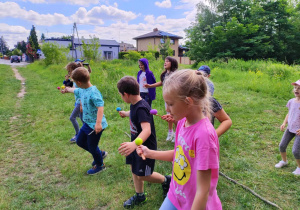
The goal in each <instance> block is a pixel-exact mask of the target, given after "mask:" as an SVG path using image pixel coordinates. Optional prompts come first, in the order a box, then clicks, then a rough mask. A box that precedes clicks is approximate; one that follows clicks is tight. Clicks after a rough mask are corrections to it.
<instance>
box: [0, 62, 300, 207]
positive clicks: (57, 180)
mask: <svg viewBox="0 0 300 210" xmlns="http://www.w3.org/2000/svg"><path fill="white" fill-rule="evenodd" d="M203 64H206V65H209V66H210V67H211V69H212V71H211V74H212V76H211V79H212V81H213V82H214V84H215V97H216V98H217V99H218V100H219V101H220V103H221V104H222V105H223V108H224V109H225V111H226V112H227V113H228V114H229V115H230V117H231V119H232V120H233V126H232V128H231V129H230V130H229V131H228V132H227V133H225V134H224V135H223V136H222V137H221V138H220V170H221V171H223V172H224V173H225V174H227V175H229V176H230V177H231V178H234V179H236V180H238V181H239V182H241V183H242V184H245V185H247V186H249V187H250V188H252V189H254V191H256V192H257V193H259V194H261V195H262V196H263V197H266V198H267V199H269V200H270V201H273V202H275V203H277V204H278V205H279V206H281V207H282V208H284V209H296V208H298V205H299V201H300V197H299V195H300V189H299V180H300V179H299V177H295V176H293V175H292V174H291V171H292V170H293V169H294V168H295V163H293V161H292V160H293V156H292V153H291V146H290V147H288V151H287V153H288V158H289V160H290V164H289V167H286V168H284V169H282V170H277V169H275V168H274V164H275V163H276V162H277V161H278V160H280V155H279V152H278V143H279V141H280V138H281V135H282V132H280V131H279V129H278V128H279V126H280V124H281V122H282V121H283V119H284V116H285V115H286V113H287V109H286V107H285V104H286V102H287V100H288V99H290V98H292V97H293V94H292V92H291V90H292V86H291V85H290V83H291V82H294V81H296V80H297V79H299V67H298V66H292V67H291V66H286V65H284V64H280V63H276V62H272V61H248V62H244V61H240V60H229V61H228V63H227V62H221V61H217V62H211V61H209V62H205V63H201V64H199V66H200V65H203ZM63 67H64V65H50V66H48V67H45V66H44V65H43V63H42V62H35V63H33V64H31V65H29V66H27V67H26V68H20V69H19V71H20V73H21V75H22V76H23V77H25V78H26V91H27V93H26V95H25V98H24V99H23V100H21V101H20V108H16V107H15V106H14V104H15V103H16V102H17V99H16V98H14V97H12V96H15V95H16V94H17V92H18V89H19V88H20V84H19V82H18V81H16V80H15V79H14V76H13V73H12V71H10V69H9V68H8V67H6V66H0V70H1V73H2V75H4V76H3V77H1V78H0V81H1V83H0V87H1V89H0V93H1V97H2V98H3V99H4V100H5V101H3V100H2V101H1V102H0V104H1V106H0V114H1V117H2V119H4V120H3V121H0V126H1V127H0V128H1V130H8V131H9V132H8V134H6V135H4V136H0V141H1V142H0V143H1V148H0V151H1V153H0V160H1V164H0V168H1V171H2V172H0V175H1V180H0V183H1V185H0V208H1V209H50V208H51V209H62V208H64V209H122V203H123V201H125V200H126V199H128V198H129V197H130V196H132V195H133V193H134V187H133V183H132V181H131V174H130V169H129V167H128V166H126V165H125V163H124V157H122V156H121V155H119V154H118V151H117V148H118V147H119V145H120V143H122V142H124V141H129V138H128V136H127V135H126V134H125V132H128V133H129V123H128V119H126V118H125V119H121V118H120V117H119V115H118V113H117V112H116V110H115V108H116V107H118V106H119V107H121V108H122V109H123V110H128V109H129V105H128V104H125V103H124V102H123V101H122V100H121V98H120V96H119V94H118V91H117V88H116V83H117V82H118V80H119V79H120V78H121V77H123V76H125V75H130V76H134V77H136V74H137V71H138V70H139V69H138V62H133V61H128V60H113V61H103V62H100V63H91V67H92V74H91V83H92V84H94V85H96V86H97V87H98V89H99V90H100V91H101V93H102V95H103V97H104V101H105V107H104V113H105V115H106V118H107V120H108V124H109V127H108V128H107V129H106V130H105V131H104V133H103V136H102V137H101V140H100V148H101V149H104V150H106V151H108V152H109V155H108V157H107V158H106V159H105V163H106V165H107V170H106V171H104V172H102V173H101V174H99V175H95V176H87V175H85V173H86V171H87V170H88V169H89V168H90V167H91V165H90V164H91V162H92V160H91V156H90V155H89V154H88V153H87V152H84V151H83V150H82V149H80V148H79V147H77V146H76V145H70V144H69V139H70V138H71V137H72V136H73V134H74V129H73V127H72V125H71V122H70V121H69V116H70V114H71V112H72V110H73V107H74V96H73V95H71V94H64V95H62V94H60V92H59V91H58V90H57V89H56V87H57V86H60V85H61V84H62V81H63V79H64V75H65V74H66V70H64V69H63ZM183 68H192V67H191V66H189V65H184V66H183V65H181V66H180V69H183ZM150 69H151V70H152V71H153V72H154V75H155V76H156V78H157V81H159V76H160V74H161V72H162V71H163V61H161V60H160V61H152V62H150ZM152 107H153V108H155V109H157V110H158V113H159V114H164V113H165V110H164V101H163V99H162V88H157V99H156V100H155V101H154V102H153V105H152ZM16 114H18V115H20V116H19V118H18V120H17V121H15V122H14V124H13V125H10V124H9V123H8V122H9V118H10V117H11V116H14V115H16ZM154 120H155V127H156V133H157V141H158V149H160V150H168V149H172V148H173V144H172V143H171V142H166V141H165V138H166V133H167V124H166V123H165V122H164V121H162V120H161V119H159V118H155V119H154ZM217 125H218V123H217ZM217 125H216V126H217ZM155 167H156V168H155V170H156V171H158V172H160V173H162V174H168V173H170V172H171V170H172V168H171V164H170V163H166V162H162V161H157V162H156V166H155ZM145 190H146V192H147V193H148V201H149V202H148V203H147V204H145V205H144V206H142V207H137V208H136V209H158V208H159V206H160V204H161V203H162V201H163V199H162V192H161V186H160V185H158V184H145ZM218 194H219V197H220V199H221V201H222V204H223V208H224V209H272V207H270V206H268V205H266V204H265V203H264V202H262V201H261V200H259V199H258V198H255V197H254V196H253V195H252V194H251V193H249V192H246V191H244V190H243V189H242V188H240V187H238V186H236V185H233V184H232V183H230V182H228V181H227V180H225V179H224V178H223V177H220V179H219V184H218Z"/></svg>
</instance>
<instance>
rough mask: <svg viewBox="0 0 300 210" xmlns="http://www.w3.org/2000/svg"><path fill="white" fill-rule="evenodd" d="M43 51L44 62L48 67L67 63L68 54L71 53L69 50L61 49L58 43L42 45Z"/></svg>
mask: <svg viewBox="0 0 300 210" xmlns="http://www.w3.org/2000/svg"><path fill="white" fill-rule="evenodd" d="M42 51H43V53H44V55H45V59H44V62H45V64H46V66H49V65H51V64H59V63H66V62H67V56H66V54H67V52H68V51H69V49H68V48H65V47H60V46H59V45H58V44H56V43H49V42H47V43H44V44H43V45H42Z"/></svg>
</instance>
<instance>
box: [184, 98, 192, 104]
mask: <svg viewBox="0 0 300 210" xmlns="http://www.w3.org/2000/svg"><path fill="white" fill-rule="evenodd" d="M192 102H193V100H192V98H191V97H186V98H185V103H187V104H192Z"/></svg>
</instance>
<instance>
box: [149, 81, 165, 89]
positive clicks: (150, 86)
mask: <svg viewBox="0 0 300 210" xmlns="http://www.w3.org/2000/svg"><path fill="white" fill-rule="evenodd" d="M159 86H162V82H161V81H159V82H156V83H153V84H145V88H154V87H159Z"/></svg>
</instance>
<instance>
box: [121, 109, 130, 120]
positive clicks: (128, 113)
mask: <svg viewBox="0 0 300 210" xmlns="http://www.w3.org/2000/svg"><path fill="white" fill-rule="evenodd" d="M119 115H120V116H121V117H122V118H124V117H129V115H130V111H119Z"/></svg>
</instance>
